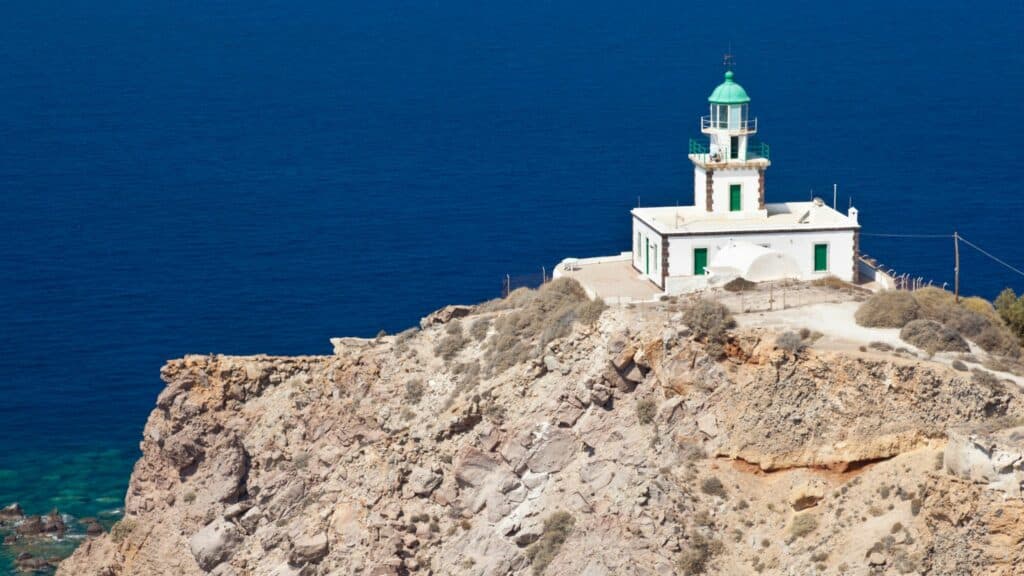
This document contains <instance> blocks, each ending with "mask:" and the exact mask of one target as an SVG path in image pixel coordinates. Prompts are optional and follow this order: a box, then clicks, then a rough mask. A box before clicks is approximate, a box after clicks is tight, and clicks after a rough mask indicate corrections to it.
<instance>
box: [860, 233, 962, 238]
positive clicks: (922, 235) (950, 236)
mask: <svg viewBox="0 0 1024 576" xmlns="http://www.w3.org/2000/svg"><path fill="white" fill-rule="evenodd" d="M860 235H861V236H881V237H884V238H952V237H953V235H952V234H877V233H871V232H861V233H860ZM961 238H963V236H961Z"/></svg>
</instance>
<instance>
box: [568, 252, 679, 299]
mask: <svg viewBox="0 0 1024 576" xmlns="http://www.w3.org/2000/svg"><path fill="white" fill-rule="evenodd" d="M558 272H559V274H560V275H562V276H565V277H568V278H573V279H574V280H576V281H577V282H579V283H580V284H581V285H582V286H583V287H584V288H586V290H587V292H589V293H590V294H592V295H594V296H598V297H600V298H603V299H604V300H605V302H608V303H609V304H614V303H625V302H642V301H647V300H654V299H655V298H657V297H658V295H660V294H661V290H660V289H659V288H658V287H657V286H655V285H654V284H653V283H652V282H651V281H649V280H647V279H645V278H643V277H642V276H641V275H640V274H639V273H638V272H637V271H636V270H634V269H633V266H632V264H631V263H630V261H629V260H610V261H604V262H580V263H577V264H575V265H574V266H573V267H572V269H570V270H567V269H566V267H565V266H564V265H560V266H559V271H558Z"/></svg>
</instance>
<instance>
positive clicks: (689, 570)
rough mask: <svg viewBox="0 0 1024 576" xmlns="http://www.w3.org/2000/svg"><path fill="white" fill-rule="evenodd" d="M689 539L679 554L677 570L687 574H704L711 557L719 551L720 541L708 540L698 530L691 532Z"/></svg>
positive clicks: (720, 549)
mask: <svg viewBox="0 0 1024 576" xmlns="http://www.w3.org/2000/svg"><path fill="white" fill-rule="evenodd" d="M689 540H690V541H689V545H688V546H687V547H686V548H685V549H684V550H683V552H682V554H680V555H679V562H678V566H679V570H680V571H682V573H683V574H687V575H693V574H704V572H705V571H707V568H708V563H709V562H710V561H711V559H712V558H714V557H715V555H716V554H719V553H721V551H722V543H721V542H719V541H717V540H709V539H707V538H705V537H704V536H702V535H701V534H700V533H698V532H693V533H691V534H690V539H689Z"/></svg>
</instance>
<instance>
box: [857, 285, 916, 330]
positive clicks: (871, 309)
mask: <svg viewBox="0 0 1024 576" xmlns="http://www.w3.org/2000/svg"><path fill="white" fill-rule="evenodd" d="M920 317H921V305H920V304H918V303H917V300H915V299H914V296H913V295H912V294H911V293H910V292H904V291H900V290H886V291H884V292H878V293H877V294H874V295H872V296H871V297H870V298H868V299H867V301H866V302H864V303H863V304H861V305H860V308H858V309H857V313H856V315H855V318H856V320H857V324H860V325H861V326H868V327H871V328H902V327H904V326H906V325H907V322H910V321H911V320H916V319H918V318H920Z"/></svg>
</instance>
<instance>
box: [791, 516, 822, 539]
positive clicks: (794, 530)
mask: <svg viewBox="0 0 1024 576" xmlns="http://www.w3.org/2000/svg"><path fill="white" fill-rule="evenodd" d="M817 529H818V519H817V518H816V517H814V515H812V514H810V513H807V512H805V513H803V514H797V515H796V516H794V517H793V521H792V522H791V523H790V525H789V535H790V536H791V537H793V538H803V537H804V536H806V535H808V534H810V533H811V532H814V531H815V530H817Z"/></svg>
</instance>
